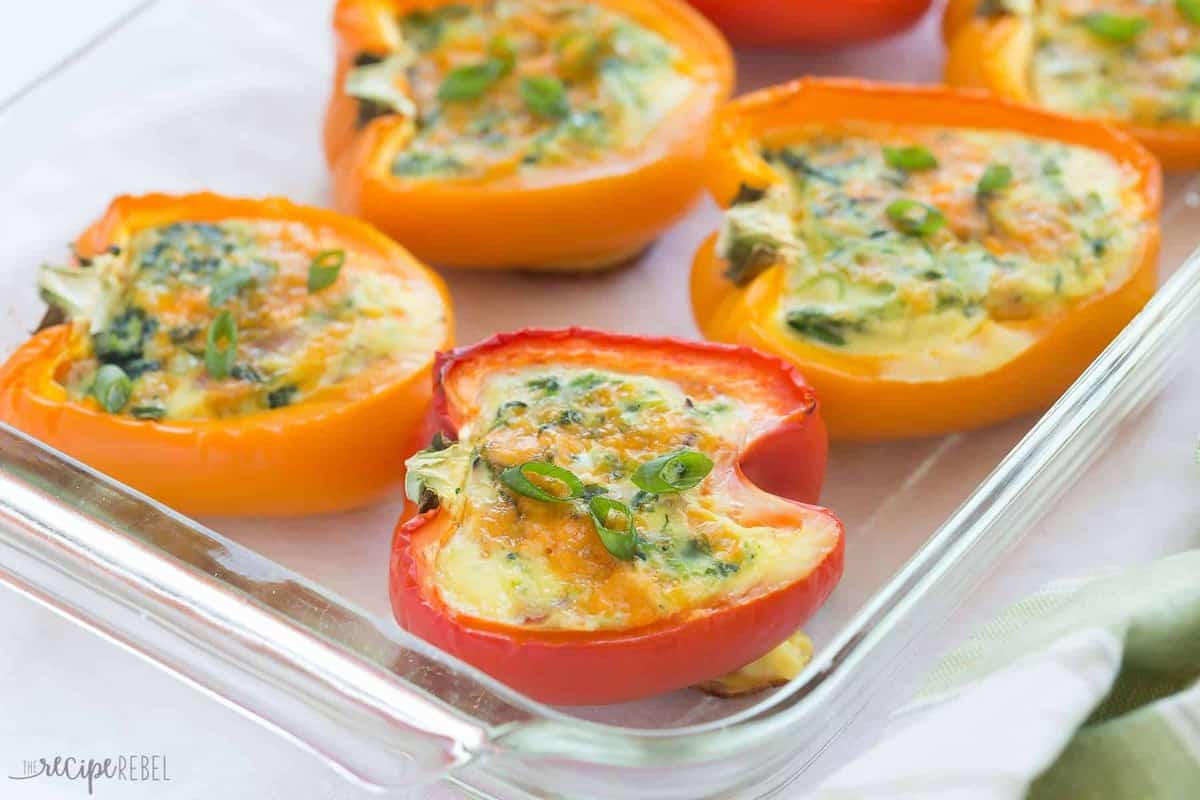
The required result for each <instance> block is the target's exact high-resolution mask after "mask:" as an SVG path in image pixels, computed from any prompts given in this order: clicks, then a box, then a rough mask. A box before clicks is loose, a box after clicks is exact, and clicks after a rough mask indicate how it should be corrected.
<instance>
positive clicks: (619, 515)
mask: <svg viewBox="0 0 1200 800" xmlns="http://www.w3.org/2000/svg"><path fill="white" fill-rule="evenodd" d="M435 381H436V385H435V390H434V407H433V415H434V416H433V427H434V428H435V429H436V431H437V432H436V435H435V436H434V440H433V443H432V444H431V446H430V447H429V448H428V449H426V450H424V451H422V452H420V453H418V454H417V455H415V456H413V457H412V458H411V459H410V460H409V462H408V469H409V471H408V487H407V488H408V493H409V498H410V500H411V501H412V502H411V507H410V509H409V513H410V514H411V515H412V516H410V517H409V518H408V519H406V520H402V521H401V524H400V526H399V527H398V529H397V531H396V536H395V542H394V545H393V554H392V563H391V596H392V605H393V608H394V610H395V613H396V617H397V619H398V620H399V621H400V623H401V625H403V626H404V627H405V628H407V629H408V630H410V631H411V632H413V633H415V634H417V635H418V636H421V637H423V638H424V639H426V640H428V641H430V642H432V643H433V644H435V645H437V646H438V647H440V648H442V649H444V650H446V651H448V652H450V653H453V654H454V655H456V656H458V657H460V658H462V659H463V660H464V661H467V662H468V663H471V664H473V665H475V666H477V667H479V668H480V669H482V670H484V671H485V672H488V673H490V674H491V675H493V676H494V677H496V678H498V679H499V680H501V681H503V682H505V683H507V684H509V685H511V686H513V687H514V688H516V689H518V690H520V691H522V692H525V693H526V694H528V695H530V696H531V697H533V698H535V699H538V700H542V701H544V702H549V703H557V704H596V703H612V702H620V701H625V700H633V699H637V698H642V697H647V696H650V695H654V694H658V693H661V692H666V691H670V690H673V689H679V688H683V687H686V686H690V685H693V684H696V683H698V682H702V681H708V680H710V679H714V678H718V677H720V676H722V675H724V674H725V673H729V672H732V671H734V670H737V669H738V668H740V667H742V666H744V665H746V664H749V663H750V662H753V661H755V660H756V659H759V658H760V657H761V656H763V655H764V654H766V653H768V651H772V649H773V648H776V647H777V646H778V645H780V644H781V643H785V642H787V641H788V640H789V637H792V636H793V634H795V632H796V630H797V629H798V628H799V627H800V626H801V625H802V624H803V623H804V622H805V620H806V619H808V617H809V616H810V615H812V614H813V612H814V611H815V610H816V609H817V608H818V607H819V606H820V605H821V604H822V603H823V602H824V600H825V599H826V597H828V595H829V593H830V592H831V591H832V590H833V587H834V585H835V584H836V583H837V581H838V579H839V577H840V576H841V571H842V554H843V530H842V525H841V523H840V522H839V521H838V520H837V518H836V517H834V515H833V514H832V513H830V512H829V511H827V510H825V509H823V508H820V507H817V506H815V505H810V503H813V502H815V501H816V499H817V495H818V493H819V491H820V487H821V482H822V480H823V477H824V470H825V457H826V435H825V428H824V425H823V424H822V422H821V417H820V413H819V411H818V406H817V399H816V395H815V394H814V393H813V390H812V389H811V388H809V387H808V386H807V385H806V384H805V383H804V382H803V380H801V378H800V377H799V375H798V374H797V373H796V372H795V371H794V370H793V369H792V368H791V367H789V366H787V365H786V364H784V362H782V361H780V360H778V359H776V358H774V357H771V356H767V355H764V354H761V353H757V352H755V351H753V350H749V349H746V348H738V347H730V346H727V345H716V344H703V343H694V342H683V341H678V340H673V339H653V338H644V337H635V336H626V335H616V334H609V333H601V332H597V331H589V330H582V329H570V330H557V331H544V330H525V331H521V332H518V333H513V334H508V335H499V336H496V337H494V338H492V339H489V340H487V341H484V342H482V343H480V344H477V345H474V346H471V347H467V348H464V349H460V350H457V351H454V352H451V353H448V354H445V355H444V356H442V357H441V358H440V359H439V361H438V364H437V367H436V369H435ZM806 646H807V642H806V640H803V639H802V638H801V639H799V640H797V639H793V640H792V641H791V643H790V644H789V647H791V648H792V650H796V649H797V648H799V650H798V651H797V652H799V655H797V654H796V653H791V654H790V655H788V658H790V659H791V660H792V661H798V662H799V663H800V664H802V663H803V661H804V660H805V658H806V657H807V656H806V655H805V653H806V652H807V650H805V649H804V648H805V647H806ZM801 650H802V651H803V652H800V651H801ZM789 652H790V651H789ZM717 689H718V690H722V691H730V690H736V687H734V686H731V685H728V684H727V685H725V686H724V687H719V686H718V687H717Z"/></svg>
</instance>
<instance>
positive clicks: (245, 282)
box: [208, 267, 254, 308]
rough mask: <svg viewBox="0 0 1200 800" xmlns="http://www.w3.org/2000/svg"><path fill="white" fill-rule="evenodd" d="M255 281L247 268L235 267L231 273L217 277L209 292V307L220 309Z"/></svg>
mask: <svg viewBox="0 0 1200 800" xmlns="http://www.w3.org/2000/svg"><path fill="white" fill-rule="evenodd" d="M253 280H254V276H253V275H251V274H250V270H248V269H246V268H245V267H235V268H234V269H232V270H230V271H229V272H225V273H222V274H219V275H217V277H216V278H215V279H214V280H213V283H212V288H211V289H209V290H208V305H209V307H211V308H220V307H221V306H223V305H225V304H226V303H227V302H229V300H230V299H231V298H232V297H233V296H234V295H236V294H237V293H238V292H240V291H241V290H242V289H244V288H246V287H247V286H249V285H250V283H251V282H252V281H253Z"/></svg>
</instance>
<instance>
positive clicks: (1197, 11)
mask: <svg viewBox="0 0 1200 800" xmlns="http://www.w3.org/2000/svg"><path fill="white" fill-rule="evenodd" d="M1175 8H1177V9H1179V13H1180V14H1182V15H1183V18H1184V19H1186V20H1187V21H1188V22H1191V23H1193V24H1196V25H1200V0H1175Z"/></svg>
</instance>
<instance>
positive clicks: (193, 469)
mask: <svg viewBox="0 0 1200 800" xmlns="http://www.w3.org/2000/svg"><path fill="white" fill-rule="evenodd" d="M39 286H40V289H41V293H42V296H43V298H45V300H46V301H47V303H49V305H50V307H51V309H52V311H51V314H50V315H48V317H49V318H48V323H56V324H45V325H44V326H43V328H42V329H41V330H40V331H38V332H37V333H36V334H35V335H34V336H33V338H31V339H29V340H28V341H27V342H26V343H25V344H24V345H22V346H21V347H20V348H19V349H18V350H17V351H16V352H15V353H14V354H13V355H12V356H11V357H10V358H9V360H8V361H7V363H5V364H4V365H3V367H0V421H4V422H7V423H9V424H11V425H13V426H14V427H16V428H19V429H20V430H22V431H24V432H26V433H28V434H30V435H32V436H34V437H35V438H38V439H41V440H42V441H44V442H46V443H47V444H50V445H52V446H53V447H56V448H58V449H60V450H62V451H64V452H65V453H67V454H69V455H72V456H74V457H76V458H78V459H79V460H80V461H83V462H84V463H86V464H88V465H90V466H92V467H94V468H96V469H98V470H100V471H101V472H104V473H107V474H109V475H111V476H113V477H115V478H117V479H119V480H122V481H124V482H126V483H128V484H130V485H131V486H133V487H134V488H137V489H140V490H142V491H143V492H145V493H147V494H149V495H150V496H152V497H154V498H155V499H157V500H160V501H162V502H164V503H166V504H167V505H170V506H172V507H174V508H176V509H178V510H181V511H183V512H185V513H192V514H311V513H321V512H332V511H340V510H344V509H347V508H351V507H353V506H358V505H361V504H364V503H367V502H370V501H372V500H375V499H377V498H379V497H380V496H382V495H383V494H384V493H386V492H387V491H388V490H389V489H392V488H394V487H395V486H397V484H398V483H400V482H401V481H402V474H403V466H404V464H403V462H404V458H405V457H406V455H408V454H411V453H412V452H413V451H414V450H416V449H417V448H419V447H420V446H422V444H423V441H422V439H423V434H422V432H423V430H424V427H423V426H424V421H425V418H426V416H427V413H428V408H429V404H430V398H431V390H430V373H431V369H432V366H433V360H434V355H435V353H436V352H437V351H439V350H441V349H444V348H445V347H447V346H448V345H449V344H450V343H451V326H452V320H451V309H450V301H449V297H448V295H447V294H446V291H445V288H444V287H443V285H442V283H441V281H440V280H439V279H438V277H437V276H436V275H434V274H433V273H432V272H430V271H429V270H428V269H426V268H425V267H424V266H422V265H421V264H420V263H418V262H417V261H415V260H414V259H413V258H412V257H411V256H410V255H409V254H408V253H407V252H406V251H405V250H404V249H403V248H401V247H399V246H398V245H396V244H395V243H394V242H392V241H391V240H390V239H388V238H387V237H385V236H383V235H382V234H380V233H379V232H377V231H375V230H374V229H373V228H371V227H370V226H368V225H365V224H363V223H361V222H359V221H357V220H353V219H349V218H347V217H343V216H340V215H338V214H334V213H332V212H329V211H323V210H319V209H314V208H306V207H302V206H297V205H293V204H291V203H289V202H287V201H285V200H281V199H267V200H249V199H234V198H228V197H221V196H218V195H214V194H195V195H182V196H168V195H145V196H140V197H120V198H117V199H116V200H115V201H114V202H113V203H112V205H111V206H110V207H109V209H108V212H107V213H106V214H105V215H104V216H103V217H101V218H100V220H99V221H98V222H96V223H95V224H94V225H92V226H91V227H90V228H88V229H87V230H86V231H85V232H84V233H83V235H82V236H81V237H80V238H79V240H78V241H77V242H76V245H75V258H74V259H72V261H71V263H69V264H65V265H48V266H46V267H43V269H42V272H41V276H40V280H39Z"/></svg>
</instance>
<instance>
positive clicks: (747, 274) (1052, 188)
mask: <svg viewBox="0 0 1200 800" xmlns="http://www.w3.org/2000/svg"><path fill="white" fill-rule="evenodd" d="M761 154H762V156H763V158H765V159H766V161H767V162H768V163H769V164H771V165H772V167H773V168H774V169H775V170H776V171H777V173H778V174H779V176H780V181H779V182H778V183H777V184H775V185H773V186H772V187H770V188H769V189H767V190H756V189H752V188H750V187H744V188H743V191H742V193H741V194H740V195H739V198H738V199H737V200H736V201H735V204H734V205H733V206H732V207H731V208H730V210H729V211H728V212H727V214H726V218H725V222H724V225H723V227H722V230H721V234H720V237H719V239H718V243H717V247H718V252H719V253H720V255H721V256H722V257H723V258H725V259H726V260H727V261H728V262H729V264H730V271H729V273H728V275H729V277H730V279H731V280H734V281H735V282H738V283H742V284H745V283H748V282H749V281H751V280H753V279H754V278H755V277H757V275H758V274H760V273H761V272H762V271H763V270H765V269H766V268H768V267H771V266H773V265H776V264H779V265H782V269H783V270H784V275H783V278H782V291H781V292H780V300H779V304H778V307H777V308H776V309H775V312H774V314H775V318H774V319H775V324H777V325H779V326H780V327H781V328H782V329H783V330H784V331H786V332H787V335H790V336H795V337H800V338H802V339H804V340H805V341H807V342H809V343H810V344H813V345H815V346H818V347H824V348H828V349H832V350H836V351H839V352H846V353H852V354H860V355H871V356H901V355H902V356H906V357H908V362H909V363H908V366H907V367H902V369H915V370H918V371H920V370H923V369H926V368H928V369H930V370H934V371H936V370H938V369H942V370H944V369H946V368H947V365H948V364H950V363H951V362H952V361H953V360H954V359H955V358H960V357H961V360H962V361H963V362H964V363H963V364H962V365H960V366H961V368H962V369H979V370H981V371H982V370H983V369H985V368H986V367H988V366H989V365H992V364H996V363H1002V362H1003V361H1005V360H1007V359H1009V358H1011V357H1012V355H1014V354H1015V353H1017V352H1019V351H1020V350H1021V349H1023V348H1025V347H1027V346H1028V345H1029V344H1030V343H1031V338H1030V337H1029V336H1028V335H1025V334H1023V333H1021V332H1020V331H1018V330H1016V329H1009V328H1006V327H1004V326H1001V325H996V324H993V323H1005V322H1020V321H1023V320H1030V319H1034V318H1037V317H1042V316H1048V315H1052V314H1054V313H1056V312H1058V311H1060V310H1062V309H1064V308H1066V307H1068V306H1070V305H1071V304H1072V303H1076V302H1079V301H1080V300H1082V299H1084V298H1087V297H1089V296H1091V295H1093V294H1095V293H1097V292H1100V291H1102V290H1104V289H1105V288H1106V287H1108V286H1110V285H1113V284H1114V283H1116V282H1119V281H1121V280H1123V279H1124V278H1126V277H1127V276H1128V273H1129V270H1130V269H1131V268H1132V261H1133V259H1132V258H1131V255H1132V253H1133V252H1134V248H1135V247H1136V246H1137V245H1138V243H1139V241H1140V236H1141V231H1142V228H1143V222H1142V218H1143V213H1144V212H1143V204H1142V200H1141V198H1140V196H1139V194H1138V175H1137V173H1136V171H1135V170H1133V169H1132V168H1128V167H1126V166H1123V165H1122V164H1120V163H1118V162H1117V161H1116V160H1114V159H1113V158H1112V157H1110V156H1108V155H1107V154H1104V153H1101V152H1099V151H1095V150H1091V149H1088V148H1084V147H1077V146H1072V145H1068V144H1063V143H1060V142H1055V141H1049V140H1043V139H1037V138H1031V137H1028V136H1024V135H1021V134H1017V133H1007V132H1001V131H985V130H974V129H948V128H937V127H919V126H909V125H893V124H884V123H866V122H846V123H843V124H841V125H838V126H836V127H830V126H828V125H825V126H813V127H806V128H801V129H798V130H795V131H792V132H790V133H789V134H788V136H787V140H786V143H782V144H775V143H768V144H766V145H764V146H763V147H762V151H761ZM922 358H926V359H927V360H928V362H929V363H927V364H924V365H923V366H922V365H921V364H920V363H918V362H920V361H921V359H922ZM914 359H915V360H914ZM967 362H969V363H967ZM897 368H901V367H897Z"/></svg>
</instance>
